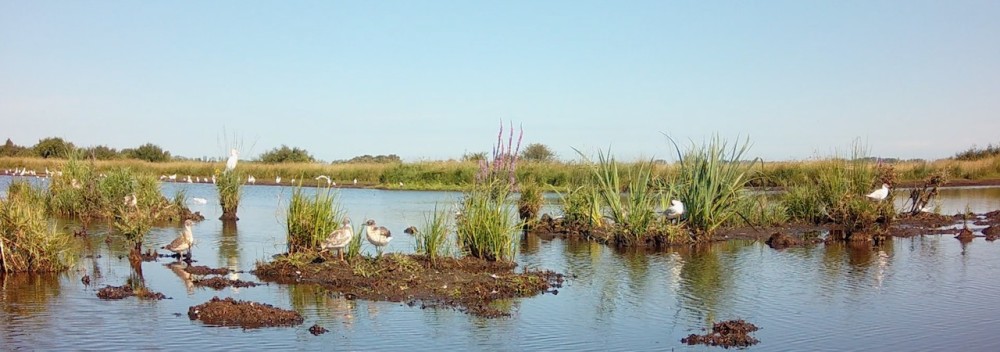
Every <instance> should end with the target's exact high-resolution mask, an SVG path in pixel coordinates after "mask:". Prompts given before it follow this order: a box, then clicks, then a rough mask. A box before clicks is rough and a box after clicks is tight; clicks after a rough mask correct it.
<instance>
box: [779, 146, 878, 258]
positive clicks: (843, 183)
mask: <svg viewBox="0 0 1000 352" xmlns="http://www.w3.org/2000/svg"><path fill="white" fill-rule="evenodd" d="M895 182H896V181H895V171H894V170H893V168H892V166H891V165H888V164H883V163H872V162H871V161H870V159H869V158H868V157H867V150H866V149H865V148H864V147H863V146H861V145H860V144H858V143H855V145H854V146H853V148H852V152H851V157H850V158H848V159H844V158H833V159H831V160H828V161H825V162H824V163H823V164H822V165H821V166H819V169H818V172H817V173H816V174H815V176H813V177H811V178H809V179H808V180H807V181H804V182H802V183H798V184H794V185H790V186H788V192H786V194H785V195H784V197H783V199H782V201H783V203H784V204H785V207H786V209H787V211H788V214H789V216H790V217H791V218H792V219H795V220H804V221H809V222H813V223H833V224H837V225H840V227H841V230H842V232H843V233H844V238H845V239H851V237H852V235H853V234H854V233H866V235H870V232H872V231H873V230H879V228H878V227H881V228H882V229H884V228H886V227H887V226H886V225H888V223H889V222H890V221H892V219H893V218H894V213H895V206H894V205H893V192H891V191H890V192H889V196H888V197H887V198H886V199H885V200H882V201H877V200H872V199H869V198H867V197H865V195H866V194H868V193H869V192H871V191H872V190H874V189H876V188H879V187H881V185H882V184H883V183H885V184H887V185H889V186H890V188H891V187H892V186H893V185H894V184H895ZM879 224H881V225H882V226H877V225H879ZM867 238H868V236H862V237H858V238H854V239H860V240H865V239H867Z"/></svg>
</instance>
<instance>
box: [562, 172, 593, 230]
mask: <svg viewBox="0 0 1000 352" xmlns="http://www.w3.org/2000/svg"><path fill="white" fill-rule="evenodd" d="M599 198H600V196H599V195H598V192H597V188H596V187H594V186H593V185H592V184H589V183H587V184H584V185H582V186H578V187H576V188H572V189H570V190H569V191H567V192H564V193H560V194H559V199H560V203H561V204H562V212H563V219H564V221H565V222H567V223H571V224H576V225H580V226H585V227H588V228H595V227H602V226H604V214H603V210H602V209H601V202H600V200H599Z"/></svg>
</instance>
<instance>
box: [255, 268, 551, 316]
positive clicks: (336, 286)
mask: <svg viewBox="0 0 1000 352" xmlns="http://www.w3.org/2000/svg"><path fill="white" fill-rule="evenodd" d="M515 266H516V264H514V263H504V262H489V261H485V260H481V259H478V258H471V257H463V258H438V259H437V260H436V261H435V262H433V263H432V262H431V261H430V260H429V259H428V258H427V257H425V256H420V255H402V254H391V255H385V256H383V257H381V258H380V259H369V258H352V259H350V260H349V261H346V262H342V261H339V260H337V259H336V258H335V257H332V256H330V255H329V254H324V256H323V257H316V256H309V255H306V254H296V255H294V256H291V257H287V256H286V257H279V258H278V259H276V260H275V261H273V262H270V263H264V264H259V265H258V266H257V269H256V270H254V272H253V273H254V274H255V275H257V277H258V278H260V279H261V280H263V281H267V282H276V283H280V284H301V283H313V284H317V285H321V286H324V287H326V288H327V289H329V290H331V291H334V292H339V293H341V294H343V295H344V296H345V297H348V298H361V299H367V300H377V301H392V302H405V303H406V304H408V305H411V306H415V305H418V304H419V305H420V306H421V308H426V307H438V306H442V307H453V308H457V309H460V310H463V311H466V312H469V313H471V314H475V315H478V316H484V317H501V316H508V315H510V312H509V311H505V310H503V309H502V308H498V307H497V306H494V305H493V303H494V302H496V301H497V300H502V299H510V298H517V297H529V296H534V295H537V294H540V293H544V292H546V291H549V292H553V293H554V292H555V290H554V289H555V288H559V287H561V286H562V281H563V276H562V274H557V273H555V272H552V271H546V270H524V271H523V272H520V273H517V272H515V271H514V269H515ZM550 290H551V291H550Z"/></svg>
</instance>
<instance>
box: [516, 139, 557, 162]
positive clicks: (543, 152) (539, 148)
mask: <svg viewBox="0 0 1000 352" xmlns="http://www.w3.org/2000/svg"><path fill="white" fill-rule="evenodd" d="M521 159H524V160H530V161H539V162H549V161H555V160H556V154H555V153H553V152H552V150H550V149H549V147H548V146H546V145H544V144H541V143H531V144H528V145H527V146H526V147H524V151H522V152H521Z"/></svg>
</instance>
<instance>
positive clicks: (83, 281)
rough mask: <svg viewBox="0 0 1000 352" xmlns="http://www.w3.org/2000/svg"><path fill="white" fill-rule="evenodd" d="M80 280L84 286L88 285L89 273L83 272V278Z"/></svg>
mask: <svg viewBox="0 0 1000 352" xmlns="http://www.w3.org/2000/svg"><path fill="white" fill-rule="evenodd" d="M80 282H82V283H83V285H84V286H90V275H89V274H84V275H83V278H81V279H80Z"/></svg>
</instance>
